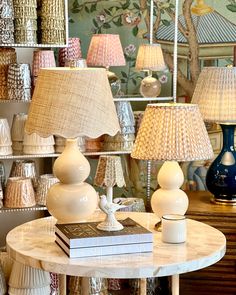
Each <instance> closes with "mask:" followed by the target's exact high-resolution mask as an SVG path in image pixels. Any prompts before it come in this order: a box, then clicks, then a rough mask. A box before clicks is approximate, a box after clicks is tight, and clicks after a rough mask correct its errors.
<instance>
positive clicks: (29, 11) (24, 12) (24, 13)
mask: <svg viewBox="0 0 236 295" xmlns="http://www.w3.org/2000/svg"><path fill="white" fill-rule="evenodd" d="M14 16H15V19H17V18H30V19H31V18H33V19H37V9H36V7H30V6H25V7H24V6H23V7H22V6H20V7H19V6H14Z"/></svg>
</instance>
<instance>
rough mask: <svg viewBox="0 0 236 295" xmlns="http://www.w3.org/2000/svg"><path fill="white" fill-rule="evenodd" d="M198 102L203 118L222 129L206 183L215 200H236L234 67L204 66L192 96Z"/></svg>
mask: <svg viewBox="0 0 236 295" xmlns="http://www.w3.org/2000/svg"><path fill="white" fill-rule="evenodd" d="M192 102H193V103H197V104H198V105H199V108H200V111H201V113H202V116H203V119H204V120H205V121H207V122H216V123H219V124H220V126H221V129H222V132H223V146H222V149H221V152H220V153H219V155H218V156H217V157H216V159H215V160H214V161H213V162H212V164H211V165H210V167H209V169H208V171H207V175H206V186H207V188H208V190H209V191H210V192H211V193H212V194H213V195H214V198H213V199H212V201H214V202H215V203H217V204H226V205H235V204H236V165H235V162H236V152H235V147H234V130H235V124H236V68H235V67H205V68H203V69H202V71H201V73H200V75H199V78H198V81H197V85H196V88H195V91H194V94H193V97H192Z"/></svg>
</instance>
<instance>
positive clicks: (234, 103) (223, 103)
mask: <svg viewBox="0 0 236 295" xmlns="http://www.w3.org/2000/svg"><path fill="white" fill-rule="evenodd" d="M192 103H196V104H198V105H199V108H200V111H201V113H202V116H203V119H204V120H205V121H208V122H217V123H236V67H205V68H203V69H202V71H201V73H200V75H199V78H198V81H197V85H196V88H195V91H194V94H193V97H192Z"/></svg>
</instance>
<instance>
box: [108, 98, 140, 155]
mask: <svg viewBox="0 0 236 295" xmlns="http://www.w3.org/2000/svg"><path fill="white" fill-rule="evenodd" d="M115 106H116V112H117V116H118V119H119V124H120V128H121V131H120V132H118V133H117V134H116V135H114V136H109V135H105V137H104V150H110V151H114V150H120V151H123V150H125V151H127V150H128V151H130V150H131V149H132V147H133V144H134V140H135V127H134V126H135V120H134V114H133V110H132V107H131V104H130V102H126V101H125V102H123V101H120V102H116V103H115Z"/></svg>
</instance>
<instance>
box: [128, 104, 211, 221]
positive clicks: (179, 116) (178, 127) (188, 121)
mask: <svg viewBox="0 0 236 295" xmlns="http://www.w3.org/2000/svg"><path fill="white" fill-rule="evenodd" d="M131 156H132V157H133V158H136V159H143V160H161V161H166V162H165V163H164V164H163V165H162V167H161V169H160V171H159V173H158V177H157V181H158V183H159V185H160V187H161V188H160V189H158V190H156V191H155V192H154V194H153V195H152V198H151V207H152V209H153V211H154V212H155V213H156V214H157V215H158V217H159V218H161V217H162V216H163V215H165V214H180V215H184V214H185V212H186V211H187V208H188V197H187V195H186V194H185V192H183V191H182V190H181V189H180V187H181V186H182V184H183V182H184V175H183V172H182V170H181V168H180V166H179V164H178V162H177V161H195V160H203V159H210V158H212V157H213V151H212V147H211V144H210V140H209V137H208V134H207V130H206V127H205V125H204V122H203V120H202V117H201V114H200V111H199V108H198V106H197V105H194V104H179V103H170V104H167V103H166V104H161V103H160V104H149V105H148V106H147V108H146V110H145V112H144V117H143V119H142V122H141V126H140V128H139V130H138V134H137V137H136V141H135V144H134V148H133V151H132V153H131Z"/></svg>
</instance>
